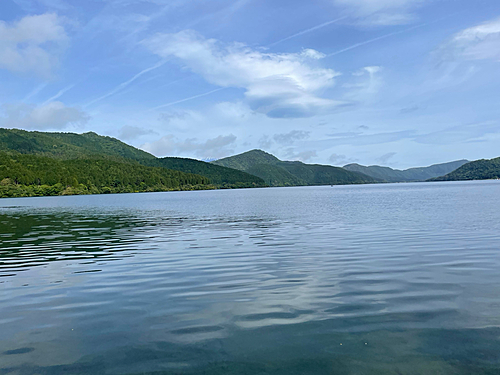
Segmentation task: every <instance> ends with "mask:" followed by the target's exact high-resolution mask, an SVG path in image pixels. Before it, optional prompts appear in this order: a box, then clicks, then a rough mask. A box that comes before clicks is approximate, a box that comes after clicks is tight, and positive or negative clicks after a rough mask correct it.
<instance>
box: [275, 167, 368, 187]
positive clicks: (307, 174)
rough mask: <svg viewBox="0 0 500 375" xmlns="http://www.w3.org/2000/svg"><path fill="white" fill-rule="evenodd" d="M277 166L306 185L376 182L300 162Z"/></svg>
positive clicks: (336, 168) (358, 174) (341, 171)
mask: <svg viewBox="0 0 500 375" xmlns="http://www.w3.org/2000/svg"><path fill="white" fill-rule="evenodd" d="M278 165H279V166H280V167H282V168H283V169H286V170H287V171H288V172H290V173H291V174H293V175H294V176H297V177H299V178H300V179H302V180H304V181H307V184H308V185H348V184H364V183H373V182H376V180H375V179H374V178H373V177H370V176H367V175H364V174H362V173H358V172H351V171H347V170H345V169H343V168H339V167H333V166H331V165H320V164H304V163H301V162H300V161H282V162H280V163H278Z"/></svg>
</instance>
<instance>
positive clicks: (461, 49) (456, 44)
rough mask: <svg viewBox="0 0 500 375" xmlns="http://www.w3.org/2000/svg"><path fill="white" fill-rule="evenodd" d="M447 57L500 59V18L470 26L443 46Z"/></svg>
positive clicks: (443, 51)
mask: <svg viewBox="0 0 500 375" xmlns="http://www.w3.org/2000/svg"><path fill="white" fill-rule="evenodd" d="M441 53H442V54H443V56H444V58H445V59H452V60H455V59H461V60H496V61H500V18H497V19H495V20H492V21H489V22H486V23H483V24H481V25H478V26H474V27H470V28H468V29H465V30H463V31H461V32H459V33H458V34H456V35H455V36H454V37H453V38H452V39H451V41H449V42H448V43H447V44H446V45H444V46H443V47H441Z"/></svg>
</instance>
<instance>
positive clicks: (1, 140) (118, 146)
mask: <svg viewBox="0 0 500 375" xmlns="http://www.w3.org/2000/svg"><path fill="white" fill-rule="evenodd" d="M0 151H16V152H19V153H21V154H31V155H42V156H49V157H53V158H58V159H75V158H81V157H88V156H99V157H102V156H107V157H114V158H125V159H130V160H144V159H146V160H147V159H155V157H154V156H153V155H151V154H149V153H147V152H145V151H142V150H139V149H137V148H135V147H132V146H130V145H127V144H126V143H123V142H121V141H119V140H118V139H115V138H111V137H106V136H101V135H98V134H96V133H93V132H89V133H83V134H76V133H48V132H36V131H33V132H31V131H26V130H19V129H3V128H0Z"/></svg>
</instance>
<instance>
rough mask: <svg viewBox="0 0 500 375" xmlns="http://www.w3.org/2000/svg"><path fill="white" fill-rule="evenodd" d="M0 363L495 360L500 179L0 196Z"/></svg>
mask: <svg viewBox="0 0 500 375" xmlns="http://www.w3.org/2000/svg"><path fill="white" fill-rule="evenodd" d="M0 241H1V244H0V374H9V375H11V374H12V375H14V374H16V375H17V374H22V375H24V374H46V375H49V374H50V375H51V374H156V375H159V374H283V375H285V374H286V375H288V374H500V267H499V266H500V183H498V182H497V181H489V182H464V183H421V184H390V185H372V186H338V187H333V188H332V187H306V188H276V189H251V190H232V191H200V192H175V193H150V194H132V195H129V194H125V195H103V196H74V197H46V198H20V199H3V200H0Z"/></svg>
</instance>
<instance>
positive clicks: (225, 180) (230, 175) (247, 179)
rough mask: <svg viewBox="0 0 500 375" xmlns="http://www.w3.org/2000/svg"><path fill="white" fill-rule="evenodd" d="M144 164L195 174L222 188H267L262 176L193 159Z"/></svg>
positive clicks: (163, 159) (163, 160) (153, 160)
mask: <svg viewBox="0 0 500 375" xmlns="http://www.w3.org/2000/svg"><path fill="white" fill-rule="evenodd" d="M143 163H144V164H147V165H152V166H157V167H163V168H168V169H173V170H176V171H183V172H186V173H195V174H198V175H201V176H204V177H207V178H208V179H209V180H210V182H211V183H212V184H214V185H216V186H220V187H231V188H236V187H262V186H266V183H265V182H264V181H263V180H262V179H261V178H259V177H260V176H259V177H256V176H254V175H252V174H249V173H245V172H242V171H239V170H237V169H232V168H226V167H222V166H219V165H215V164H211V163H206V162H203V161H198V160H193V159H186V158H172V157H167V158H159V159H151V160H147V161H144V162H143Z"/></svg>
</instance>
